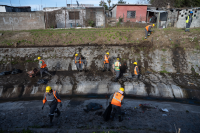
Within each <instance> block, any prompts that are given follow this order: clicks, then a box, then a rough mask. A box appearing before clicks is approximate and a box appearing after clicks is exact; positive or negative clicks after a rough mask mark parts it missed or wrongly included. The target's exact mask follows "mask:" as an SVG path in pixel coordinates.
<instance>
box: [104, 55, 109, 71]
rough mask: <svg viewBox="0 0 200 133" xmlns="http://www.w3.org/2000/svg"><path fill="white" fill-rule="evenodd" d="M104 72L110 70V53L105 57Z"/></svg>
mask: <svg viewBox="0 0 200 133" xmlns="http://www.w3.org/2000/svg"><path fill="white" fill-rule="evenodd" d="M103 59H104V70H107V71H109V69H110V63H109V52H107V53H106V54H105V55H104V58H103Z"/></svg>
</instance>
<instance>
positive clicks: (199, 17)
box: [176, 9, 200, 28]
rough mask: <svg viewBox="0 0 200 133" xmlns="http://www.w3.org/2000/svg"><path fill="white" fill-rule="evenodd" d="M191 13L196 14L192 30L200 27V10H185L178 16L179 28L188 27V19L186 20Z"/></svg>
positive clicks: (177, 25)
mask: <svg viewBox="0 0 200 133" xmlns="http://www.w3.org/2000/svg"><path fill="white" fill-rule="evenodd" d="M190 11H193V12H194V14H193V15H194V17H193V21H192V24H191V27H190V28H194V27H200V10H196V9H184V10H182V11H180V12H179V14H178V21H177V24H176V27H177V28H185V27H186V23H185V21H186V19H185V18H186V17H187V16H188V15H189V14H190V13H189V12H190Z"/></svg>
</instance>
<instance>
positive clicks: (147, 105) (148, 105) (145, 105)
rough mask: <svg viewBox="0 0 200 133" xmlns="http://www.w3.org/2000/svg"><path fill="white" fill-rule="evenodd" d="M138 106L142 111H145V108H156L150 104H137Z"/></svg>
mask: <svg viewBox="0 0 200 133" xmlns="http://www.w3.org/2000/svg"><path fill="white" fill-rule="evenodd" d="M139 106H140V108H141V109H142V111H143V113H144V112H145V111H146V110H149V109H156V107H154V106H152V105H150V104H140V105H139Z"/></svg>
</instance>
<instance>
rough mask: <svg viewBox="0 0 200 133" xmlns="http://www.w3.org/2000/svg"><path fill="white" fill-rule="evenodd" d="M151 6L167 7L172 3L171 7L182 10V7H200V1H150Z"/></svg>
mask: <svg viewBox="0 0 200 133" xmlns="http://www.w3.org/2000/svg"><path fill="white" fill-rule="evenodd" d="M148 1H149V2H150V4H151V6H155V7H165V6H166V5H167V4H168V3H170V6H171V7H175V8H181V7H191V6H192V7H199V6H200V0H148Z"/></svg>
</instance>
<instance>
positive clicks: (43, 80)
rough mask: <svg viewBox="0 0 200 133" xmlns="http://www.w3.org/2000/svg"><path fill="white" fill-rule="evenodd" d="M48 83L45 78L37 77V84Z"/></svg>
mask: <svg viewBox="0 0 200 133" xmlns="http://www.w3.org/2000/svg"><path fill="white" fill-rule="evenodd" d="M47 83H48V80H46V79H39V80H38V82H37V84H47Z"/></svg>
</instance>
